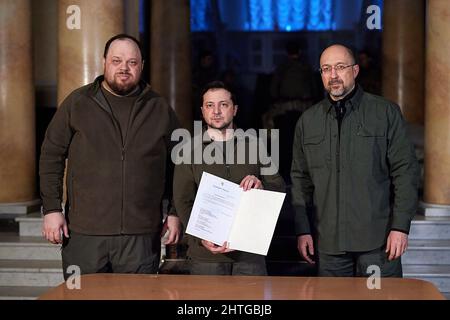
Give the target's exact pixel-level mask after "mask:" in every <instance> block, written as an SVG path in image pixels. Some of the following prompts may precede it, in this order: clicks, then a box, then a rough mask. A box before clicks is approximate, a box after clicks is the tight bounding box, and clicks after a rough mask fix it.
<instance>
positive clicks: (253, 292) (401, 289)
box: [39, 274, 445, 300]
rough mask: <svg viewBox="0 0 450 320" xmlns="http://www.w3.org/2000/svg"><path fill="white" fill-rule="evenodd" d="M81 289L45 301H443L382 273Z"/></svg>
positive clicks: (54, 293)
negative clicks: (374, 281)
mask: <svg viewBox="0 0 450 320" xmlns="http://www.w3.org/2000/svg"><path fill="white" fill-rule="evenodd" d="M80 281H81V282H80V283H81V289H72V290H69V289H68V288H67V286H66V284H65V283H62V284H61V285H59V286H58V287H56V288H53V289H52V290H50V291H48V292H47V293H45V294H43V295H42V296H40V297H39V299H45V300H78V299H81V300H91V299H100V300H129V299H132V300H147V299H151V300H316V299H318V300H336V299H339V300H380V299H381V300H396V299H400V300H411V299H413V300H430V299H431V300H443V299H445V298H444V296H443V295H442V294H441V293H440V292H439V291H438V290H437V288H436V287H435V286H434V285H433V284H431V283H429V282H426V281H422V280H417V279H396V278H382V279H381V288H380V289H372V290H370V289H368V288H367V278H321V277H251V276H191V275H167V274H164V275H136V274H89V275H82V276H81V278H80Z"/></svg>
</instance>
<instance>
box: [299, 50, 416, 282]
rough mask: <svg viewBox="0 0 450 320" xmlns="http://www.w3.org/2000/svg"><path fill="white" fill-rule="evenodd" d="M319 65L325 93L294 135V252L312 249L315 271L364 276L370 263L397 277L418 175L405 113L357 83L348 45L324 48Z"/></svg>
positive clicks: (307, 256)
mask: <svg viewBox="0 0 450 320" xmlns="http://www.w3.org/2000/svg"><path fill="white" fill-rule="evenodd" d="M320 66H321V69H320V70H321V74H322V81H323V84H324V87H325V89H326V91H327V92H328V94H329V95H328V98H326V99H324V100H323V101H321V102H319V103H318V104H316V105H315V106H313V107H311V108H310V109H308V110H307V111H306V112H305V113H304V114H303V116H302V117H301V118H300V119H299V121H298V123H297V127H296V132H295V139H294V148H293V161H292V168H291V178H292V201H293V206H294V209H295V220H296V233H297V236H298V250H299V251H300V254H301V255H302V256H303V257H304V258H305V260H307V261H308V262H310V263H313V262H315V261H313V258H312V256H313V255H315V253H316V251H317V253H318V255H317V254H316V255H315V256H316V258H317V260H318V271H319V276H367V275H368V273H369V271H368V267H369V266H371V265H374V266H378V267H379V268H380V271H381V276H383V277H388V276H394V277H401V276H402V268H401V258H400V257H401V255H402V254H403V253H404V252H405V250H406V247H407V243H408V232H409V228H410V224H411V220H412V218H413V217H414V214H415V213H416V207H417V200H418V199H417V198H418V181H419V166H418V162H417V159H416V157H415V153H414V148H413V145H412V143H411V142H410V140H409V138H408V134H407V131H406V127H405V122H404V120H403V117H402V114H401V112H400V109H399V107H398V106H397V105H395V104H394V103H392V102H389V101H387V100H385V99H384V98H382V97H379V96H375V95H372V94H368V93H366V92H364V91H363V90H362V88H361V87H360V86H358V85H357V84H356V83H355V78H356V76H357V75H358V71H359V67H358V65H357V64H356V63H355V59H354V56H353V53H352V52H351V51H350V50H349V49H348V48H346V47H344V46H341V45H333V46H330V47H329V48H327V49H325V50H324V52H323V53H322V55H321V58H320ZM308 210H310V211H309V212H311V213H312V215H313V217H314V220H315V227H316V228H317V243H316V247H317V248H316V249H318V250H316V249H315V246H314V243H313V239H312V236H311V227H310V222H309V220H308V215H307V211H308ZM369 270H373V269H372V268H371V269H369ZM371 272H373V271H371Z"/></svg>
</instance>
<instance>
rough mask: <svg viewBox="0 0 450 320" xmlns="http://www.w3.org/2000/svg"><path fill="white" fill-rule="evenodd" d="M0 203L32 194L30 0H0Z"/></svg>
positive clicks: (22, 199) (33, 185) (26, 199)
mask: <svg viewBox="0 0 450 320" xmlns="http://www.w3.org/2000/svg"><path fill="white" fill-rule="evenodd" d="M0 43H1V45H0V59H1V60H0V64H1V65H0V79H1V81H0V150H1V151H0V203H11V202H23V201H30V200H32V199H33V198H34V196H35V188H36V183H35V178H36V176H35V172H36V171H35V170H36V169H35V163H36V161H35V112H34V87H33V67H32V62H31V60H32V58H31V52H32V39H31V3H30V0H0Z"/></svg>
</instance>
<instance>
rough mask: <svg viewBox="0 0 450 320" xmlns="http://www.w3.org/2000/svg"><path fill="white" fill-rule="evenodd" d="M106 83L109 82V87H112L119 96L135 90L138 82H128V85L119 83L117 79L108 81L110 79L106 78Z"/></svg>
mask: <svg viewBox="0 0 450 320" xmlns="http://www.w3.org/2000/svg"><path fill="white" fill-rule="evenodd" d="M105 81H106V83H107V84H108V87H110V88H111V90H112V91H113V92H114V93H115V94H117V95H119V96H126V95H128V94H129V93H131V92H133V91H134V90H135V89H136V87H137V84H132V83H130V84H127V85H118V84H117V83H116V82H115V81H112V82H111V81H108V79H106V78H105Z"/></svg>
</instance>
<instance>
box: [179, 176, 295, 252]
mask: <svg viewBox="0 0 450 320" xmlns="http://www.w3.org/2000/svg"><path fill="white" fill-rule="evenodd" d="M285 196H286V194H285V193H281V192H274V191H267V190H259V189H251V190H248V191H243V189H242V188H240V187H239V185H238V184H236V183H233V182H231V181H228V180H225V179H222V178H219V177H217V176H215V175H212V174H209V173H207V172H203V174H202V178H201V180H200V185H199V188H198V191H197V196H196V197H195V201H194V206H193V208H192V212H191V217H190V219H189V222H188V225H187V229H186V233H188V234H190V235H193V236H195V237H197V238H200V239H204V240H208V241H211V242H213V243H215V244H217V245H220V246H221V245H223V243H224V242H225V241H227V242H228V244H229V248H230V249H234V250H239V251H246V252H251V253H256V254H261V255H267V251H268V250H269V246H270V242H271V240H272V236H273V232H274V230H275V225H276V223H277V220H278V216H279V214H280V210H281V207H282V205H283V201H284V197H285Z"/></svg>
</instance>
